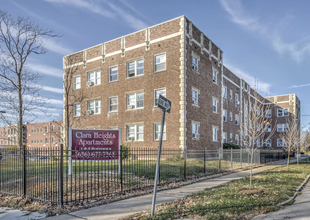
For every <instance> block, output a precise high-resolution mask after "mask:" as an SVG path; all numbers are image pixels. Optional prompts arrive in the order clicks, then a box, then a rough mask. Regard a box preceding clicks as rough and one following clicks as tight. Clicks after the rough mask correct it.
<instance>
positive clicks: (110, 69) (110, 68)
mask: <svg viewBox="0 0 310 220" xmlns="http://www.w3.org/2000/svg"><path fill="white" fill-rule="evenodd" d="M115 67H116V69H117V73H116V74H115V73H114V74H111V71H112V68H115ZM112 75H116V78H117V79H116V80H111V76H112ZM117 81H118V65H116V66H110V67H109V82H117Z"/></svg>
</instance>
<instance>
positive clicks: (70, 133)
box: [68, 125, 72, 175]
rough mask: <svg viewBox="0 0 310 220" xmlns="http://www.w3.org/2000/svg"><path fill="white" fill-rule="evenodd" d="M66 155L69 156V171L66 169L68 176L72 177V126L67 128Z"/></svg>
mask: <svg viewBox="0 0 310 220" xmlns="http://www.w3.org/2000/svg"><path fill="white" fill-rule="evenodd" d="M68 148H69V149H68V150H69V152H68V155H69V160H68V162H69V165H68V167H69V169H68V174H69V175H72V125H70V126H69V146H68Z"/></svg>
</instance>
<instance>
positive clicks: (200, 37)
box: [64, 16, 300, 149]
mask: <svg viewBox="0 0 310 220" xmlns="http://www.w3.org/2000/svg"><path fill="white" fill-rule="evenodd" d="M72 69H74V72H73V71H72ZM69 73H72V77H71V76H70V77H69V80H72V83H73V87H72V90H70V95H69V96H68V97H69V98H68V103H69V113H70V114H69V115H70V116H69V121H70V122H69V123H70V124H72V126H73V128H89V129H94V128H101V129H108V128H112V129H116V128H122V130H123V132H122V133H123V135H122V141H123V143H125V144H130V145H131V146H132V147H157V146H158V139H159V131H160V122H161V116H162V111H161V109H159V108H158V107H157V106H156V100H157V98H158V96H159V94H162V95H165V96H166V97H167V98H168V99H169V100H171V102H172V109H171V114H169V115H167V116H166V126H165V129H164V142H163V147H166V148H167V147H170V148H181V149H184V148H187V149H202V148H204V147H206V148H208V149H219V148H221V147H222V144H223V142H225V141H226V142H233V143H237V144H241V143H240V140H241V137H240V135H242V134H241V133H240V125H242V123H243V116H242V113H241V114H240V112H241V110H242V109H243V108H244V106H245V104H244V100H245V97H248V96H250V97H251V99H252V100H253V99H254V98H255V97H254V90H253V88H251V87H250V85H249V83H248V82H245V81H244V80H243V79H241V78H239V77H238V76H236V75H235V74H234V73H232V72H231V71H230V70H229V69H227V68H226V67H225V66H224V64H223V52H222V50H221V49H220V48H219V47H218V46H217V45H216V44H215V43H214V42H213V41H211V40H210V39H209V38H208V37H207V36H206V35H205V34H204V33H203V32H202V31H200V30H199V29H198V28H197V27H196V26H195V25H194V24H193V23H192V22H191V21H190V20H188V19H187V18H186V17H184V16H181V17H178V18H175V19H172V20H169V21H166V22H164V23H161V24H158V25H155V26H152V27H149V28H146V29H144V30H141V31H138V32H135V33H132V34H129V35H126V36H123V37H120V38H117V39H114V40H111V41H108V42H105V43H102V44H99V45H96V46H94V47H91V48H88V49H85V50H83V51H79V52H76V53H74V54H70V55H68V56H65V57H64V79H66V75H67V76H68V74H69ZM258 99H259V101H260V102H264V101H265V99H264V98H263V97H261V96H259V98H258ZM266 100H267V102H268V105H269V104H270V106H271V107H272V117H273V118H277V115H278V114H279V112H277V111H283V112H287V111H288V112H289V113H290V114H289V115H288V116H287V117H289V116H292V117H294V119H295V120H296V119H298V118H300V116H299V113H300V101H299V100H298V98H297V96H296V95H294V94H293V95H287V96H276V97H267V98H266ZM64 102H66V96H64ZM246 104H247V103H246ZM278 108H279V109H280V108H284V110H283V109H282V110H278ZM64 113H66V112H64ZM297 113H298V114H297ZM285 114H286V113H285ZM65 117H66V114H64V118H65ZM284 118H285V117H283V120H284ZM278 121H279V122H281V123H282V119H281V120H278ZM273 126H275V125H273ZM277 138H278V136H275V140H272V144H271V147H274V148H276V146H277V144H276V139H277ZM269 147H270V146H269Z"/></svg>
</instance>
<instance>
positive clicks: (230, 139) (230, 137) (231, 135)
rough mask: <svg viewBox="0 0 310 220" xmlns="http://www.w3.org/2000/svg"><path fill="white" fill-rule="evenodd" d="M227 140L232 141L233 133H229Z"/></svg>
mask: <svg viewBox="0 0 310 220" xmlns="http://www.w3.org/2000/svg"><path fill="white" fill-rule="evenodd" d="M229 142H230V143H231V142H233V134H232V133H230V135H229Z"/></svg>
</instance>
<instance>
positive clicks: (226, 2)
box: [220, 0, 310, 62]
mask: <svg viewBox="0 0 310 220" xmlns="http://www.w3.org/2000/svg"><path fill="white" fill-rule="evenodd" d="M220 3H221V5H222V7H223V8H224V10H225V11H226V12H227V13H228V14H229V15H230V17H231V21H232V22H234V23H236V24H238V25H240V26H241V27H243V28H245V29H246V30H248V31H252V32H255V33H258V34H259V35H260V36H261V37H262V38H264V39H265V40H266V41H267V42H271V46H272V47H273V49H274V50H275V51H277V52H278V53H279V54H280V55H286V54H288V55H289V56H291V58H292V59H293V60H294V61H296V62H301V61H302V60H303V59H304V57H305V55H309V54H310V43H309V42H299V41H295V42H290V43H287V42H285V41H284V39H283V38H284V36H285V35H284V34H283V33H281V30H280V29H281V28H282V29H284V30H285V27H284V28H283V26H285V24H286V21H287V19H290V18H291V16H287V17H285V18H283V20H282V23H271V22H270V23H262V22H260V21H259V19H258V18H256V17H253V15H250V14H249V13H248V12H247V10H246V9H244V8H243V6H242V4H241V2H240V1H239V0H234V1H232V0H220Z"/></svg>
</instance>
